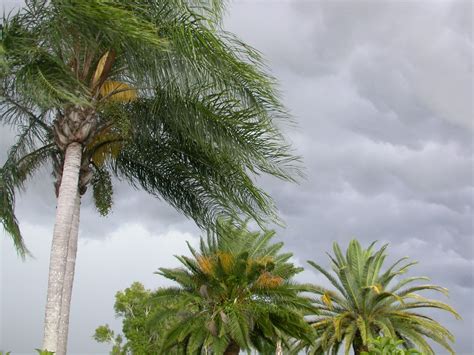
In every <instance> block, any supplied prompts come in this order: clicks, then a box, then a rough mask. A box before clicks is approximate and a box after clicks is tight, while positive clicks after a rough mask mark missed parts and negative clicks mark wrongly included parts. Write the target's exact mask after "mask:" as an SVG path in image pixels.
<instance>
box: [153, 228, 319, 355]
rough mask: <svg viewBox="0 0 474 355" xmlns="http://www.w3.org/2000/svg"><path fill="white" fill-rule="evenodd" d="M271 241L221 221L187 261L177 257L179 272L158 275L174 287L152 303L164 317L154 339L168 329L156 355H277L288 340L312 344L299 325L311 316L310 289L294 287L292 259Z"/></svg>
mask: <svg viewBox="0 0 474 355" xmlns="http://www.w3.org/2000/svg"><path fill="white" fill-rule="evenodd" d="M273 237H274V232H270V231H267V232H263V233H259V232H250V231H249V230H248V229H247V228H246V226H238V225H234V224H233V222H231V221H225V220H219V221H218V225H217V229H216V231H215V232H209V233H208V236H207V240H203V239H201V244H200V248H199V251H197V250H195V249H193V248H191V247H189V248H190V251H191V253H192V256H193V257H192V258H190V257H186V256H180V257H178V260H179V261H180V262H181V263H182V264H183V267H182V268H178V269H164V268H162V269H160V271H159V272H158V274H160V275H162V276H164V277H166V278H168V279H170V280H173V281H175V282H176V283H178V285H179V286H178V287H170V288H165V289H160V290H158V291H157V292H156V294H155V295H154V296H153V299H154V301H155V302H156V304H159V305H162V306H163V307H165V308H166V311H163V312H158V313H157V314H156V317H154V319H153V321H152V323H151V326H152V327H153V328H154V329H157V331H159V330H160V328H161V324H162V322H163V320H167V321H168V322H170V326H169V328H167V329H166V332H165V334H164V335H163V339H164V341H163V342H162V345H161V347H160V353H168V351H170V349H176V348H178V349H182V350H183V351H185V352H186V353H200V352H202V351H205V350H206V349H207V350H212V352H213V353H214V354H222V353H224V351H225V350H226V348H227V347H228V346H230V345H231V344H236V345H237V346H238V347H239V348H241V349H244V350H250V349H252V348H253V349H256V350H258V351H260V352H262V351H268V349H273V351H274V350H275V345H276V342H277V340H278V339H282V340H283V341H284V342H285V343H284V347H285V348H288V346H289V344H288V343H287V342H286V339H288V338H289V337H292V338H297V339H305V340H307V341H309V340H310V339H311V334H312V330H311V327H309V326H308V324H307V323H306V322H305V320H304V318H303V316H304V315H305V314H308V313H310V312H314V308H313V307H312V306H311V300H310V299H309V298H307V297H305V296H304V295H303V293H304V292H305V291H308V289H309V287H308V286H307V285H301V284H296V283H294V282H292V277H293V276H294V275H295V274H297V273H298V272H300V271H301V269H300V268H297V267H295V266H294V265H293V264H292V263H290V262H289V261H288V260H289V259H290V258H291V256H292V254H290V253H281V252H280V250H281V248H282V246H283V244H282V243H275V244H271V239H272V238H273ZM207 350H206V351H207Z"/></svg>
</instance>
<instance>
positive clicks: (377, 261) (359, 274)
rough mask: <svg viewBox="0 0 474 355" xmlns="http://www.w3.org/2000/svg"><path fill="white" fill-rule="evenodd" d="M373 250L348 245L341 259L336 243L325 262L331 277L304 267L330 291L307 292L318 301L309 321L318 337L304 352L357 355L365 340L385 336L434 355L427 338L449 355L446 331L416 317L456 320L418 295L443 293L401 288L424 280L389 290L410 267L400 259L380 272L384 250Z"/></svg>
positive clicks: (443, 306) (412, 279)
mask: <svg viewBox="0 0 474 355" xmlns="http://www.w3.org/2000/svg"><path fill="white" fill-rule="evenodd" d="M374 244H375V243H372V244H371V245H370V246H369V247H368V248H367V249H363V248H362V246H361V245H360V244H359V242H358V241H356V240H352V241H351V242H350V244H349V247H348V248H347V251H346V253H345V254H343V252H342V250H341V248H340V247H339V245H338V244H337V243H335V244H334V248H333V251H334V256H330V258H331V260H332V262H333V265H332V267H333V272H334V274H331V273H330V272H328V271H326V270H325V269H324V268H323V267H322V266H320V265H318V264H316V263H314V262H312V261H308V263H309V264H310V265H312V266H313V267H315V268H316V269H317V270H318V271H320V272H321V273H322V274H323V275H324V276H325V277H326V278H328V280H329V281H330V282H331V284H332V285H333V286H334V288H335V290H331V289H327V288H324V287H320V286H314V287H313V291H312V292H313V293H315V294H316V295H319V296H320V298H319V299H318V300H316V301H315V307H316V308H317V309H318V310H319V315H317V316H315V317H314V319H313V320H312V321H311V323H312V327H313V328H314V329H315V331H316V334H317V337H316V341H315V342H314V344H313V346H312V347H310V348H309V350H308V351H309V352H310V353H311V354H313V353H320V352H334V351H336V350H337V349H339V348H340V347H342V346H343V347H344V349H345V350H344V351H345V354H349V351H350V349H351V347H353V348H354V350H355V351H356V353H357V354H358V353H360V351H361V349H364V348H366V346H367V344H368V342H369V339H374V338H376V337H377V336H385V337H391V338H399V339H402V340H404V341H405V344H406V345H407V346H409V345H411V344H413V345H415V346H416V347H417V348H418V349H419V350H420V351H421V352H422V353H423V354H434V352H433V349H432V347H431V346H430V344H429V343H428V342H427V341H426V339H425V338H429V339H431V340H432V341H434V342H436V343H438V344H440V345H441V346H443V347H444V348H445V349H446V350H447V351H449V352H450V353H452V354H453V353H454V351H453V349H452V346H451V344H450V342H453V341H454V337H453V335H452V334H451V333H450V332H449V330H447V329H446V328H445V327H444V326H442V325H441V324H439V323H438V322H436V321H435V320H434V319H432V318H431V317H430V316H427V315H425V314H420V313H417V311H416V310H417V309H418V308H420V309H422V308H423V309H427V308H434V309H440V310H443V311H447V312H449V313H451V314H453V315H454V316H455V317H456V318H460V317H459V315H458V313H457V312H456V311H455V310H454V309H453V308H452V307H451V306H449V305H447V304H445V303H443V302H440V301H437V300H432V299H428V298H425V297H423V296H421V295H419V294H418V292H419V291H427V290H432V291H437V292H441V293H443V294H446V293H447V290H446V289H445V288H442V287H439V286H436V285H430V284H417V285H415V286H412V287H408V288H406V287H405V286H406V285H408V284H411V283H413V282H417V281H420V280H426V278H425V277H409V278H404V279H400V280H399V281H398V283H396V284H394V285H393V286H391V285H392V281H393V280H394V279H395V278H397V277H399V276H400V275H402V274H403V273H405V272H406V271H407V270H408V268H409V267H410V266H411V265H413V264H415V263H412V262H408V263H405V264H403V261H405V259H406V258H402V259H400V260H398V261H397V262H396V263H394V264H393V265H392V266H391V267H389V268H388V269H386V271H382V266H383V262H384V260H385V258H386V249H387V245H384V246H382V248H380V249H379V250H374V249H373V247H374ZM302 348H303V347H302Z"/></svg>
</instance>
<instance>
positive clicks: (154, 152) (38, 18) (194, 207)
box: [0, 0, 298, 253]
mask: <svg viewBox="0 0 474 355" xmlns="http://www.w3.org/2000/svg"><path fill="white" fill-rule="evenodd" d="M222 11H223V5H222V4H221V2H220V1H205V0H199V1H197V0H194V1H193V0H188V1H169V0H166V1H164V0H161V1H160V0H153V1H152V0H135V1H128V0H127V1H125V0H113V1H101V0H91V1H78V0H53V1H46V0H43V1H41V0H29V1H26V6H25V8H24V9H23V10H21V11H20V12H19V13H18V14H16V15H14V16H12V17H9V18H5V19H4V20H3V28H2V38H1V48H2V50H1V51H0V54H1V56H2V87H1V100H2V101H1V110H2V112H1V123H2V124H8V125H12V126H13V127H14V128H16V129H17V130H18V132H19V135H18V140H17V144H15V145H14V146H13V147H12V148H11V150H10V152H9V155H8V159H7V161H6V163H5V165H4V166H3V168H2V170H1V174H0V179H1V184H0V194H1V196H0V197H1V201H2V205H1V206H0V207H1V208H0V217H1V221H2V223H3V225H4V227H5V230H6V231H7V232H8V233H9V234H10V235H11V236H12V237H13V240H14V241H15V245H16V246H17V248H18V250H19V251H20V253H23V252H24V251H25V249H24V246H23V242H22V238H21V234H20V230H19V228H18V223H17V220H16V218H15V216H14V212H13V209H14V201H15V194H14V192H15V189H16V188H21V187H22V185H23V183H24V182H25V180H26V179H27V178H28V177H30V176H32V174H33V173H34V172H35V171H36V170H37V168H39V167H40V166H43V165H44V164H47V163H48V162H52V163H53V164H52V165H53V168H54V173H55V176H56V180H57V181H56V185H57V186H56V190H58V189H59V186H60V183H61V175H62V167H63V166H64V151H65V149H66V148H67V147H68V146H69V144H70V143H72V142H79V143H81V145H82V147H83V149H82V165H81V170H80V173H81V178H80V186H79V188H80V192H81V193H84V192H85V189H86V187H87V186H88V185H90V184H91V183H92V185H93V188H94V197H95V198H96V201H97V207H98V209H99V211H100V212H101V213H103V214H106V213H107V212H108V210H109V209H110V205H111V202H112V199H111V193H112V189H111V180H110V176H111V175H115V176H117V177H119V178H120V179H123V180H126V181H129V182H130V183H131V184H132V185H133V186H136V187H140V188H143V189H144V190H146V191H147V192H149V193H151V194H153V195H156V196H159V197H161V198H163V199H165V200H166V201H168V202H169V203H170V204H171V205H173V206H174V207H176V208H177V209H178V210H180V211H182V212H183V213H184V214H185V215H187V216H190V217H191V218H193V219H194V220H195V221H196V223H198V225H200V226H209V225H211V222H212V221H213V220H214V219H215V218H216V216H217V215H219V214H222V213H227V214H229V213H232V212H233V214H234V215H235V213H236V212H237V213H245V214H248V215H251V216H252V217H254V218H256V219H257V220H260V221H262V219H264V218H265V215H266V216H271V217H272V218H274V217H276V215H275V210H274V207H273V204H272V203H271V200H270V198H269V196H268V195H266V194H265V193H264V192H263V191H261V190H260V189H258V188H257V187H256V186H255V184H254V182H253V179H252V174H253V173H262V172H263V173H270V174H273V175H275V176H277V177H279V178H283V179H289V180H292V179H293V177H294V173H298V171H297V170H294V169H293V168H294V166H293V164H292V163H293V162H294V161H295V159H296V158H295V157H294V156H293V155H292V154H291V153H290V150H289V147H288V145H287V144H286V143H285V141H284V139H283V137H282V136H281V134H280V132H279V131H278V129H277V127H276V125H275V122H276V121H275V120H280V121H285V120H287V119H288V115H287V114H286V112H285V110H284V109H283V107H282V106H281V105H280V103H279V100H278V98H277V95H276V91H275V87H274V80H273V78H272V77H271V76H269V75H268V74H266V73H265V70H264V69H265V68H264V65H263V64H262V58H261V57H260V54H259V53H258V52H257V51H256V50H254V49H253V48H251V47H249V46H247V45H245V44H244V43H242V42H241V41H240V40H238V39H237V38H236V37H234V36H233V35H232V34H230V33H227V32H225V31H223V30H222V29H221V27H220V17H221V13H222ZM3 64H5V65H6V69H5V70H4V65H3ZM57 193H58V191H57Z"/></svg>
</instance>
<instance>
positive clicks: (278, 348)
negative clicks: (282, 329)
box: [275, 339, 283, 355]
mask: <svg viewBox="0 0 474 355" xmlns="http://www.w3.org/2000/svg"><path fill="white" fill-rule="evenodd" d="M275 355H283V347H282V346H281V339H278V340H277V344H276V350H275Z"/></svg>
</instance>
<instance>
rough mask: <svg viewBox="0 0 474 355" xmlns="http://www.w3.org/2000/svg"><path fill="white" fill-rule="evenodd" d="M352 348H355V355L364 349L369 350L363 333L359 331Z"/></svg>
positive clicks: (358, 354)
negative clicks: (362, 335) (363, 339)
mask: <svg viewBox="0 0 474 355" xmlns="http://www.w3.org/2000/svg"><path fill="white" fill-rule="evenodd" d="M352 348H353V349H354V355H360V354H361V353H362V352H363V351H367V352H368V351H369V348H368V347H367V345H364V342H363V341H362V337H361V335H360V334H359V333H358V332H357V334H356V336H355V337H354V342H353V343H352Z"/></svg>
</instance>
